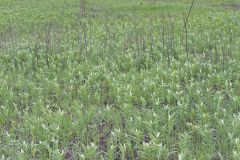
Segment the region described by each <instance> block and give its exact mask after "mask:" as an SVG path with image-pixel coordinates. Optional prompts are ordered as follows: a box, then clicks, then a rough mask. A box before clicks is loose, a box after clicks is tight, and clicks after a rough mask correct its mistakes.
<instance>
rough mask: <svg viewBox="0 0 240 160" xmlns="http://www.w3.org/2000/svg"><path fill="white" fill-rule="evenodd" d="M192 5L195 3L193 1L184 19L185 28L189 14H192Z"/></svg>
mask: <svg viewBox="0 0 240 160" xmlns="http://www.w3.org/2000/svg"><path fill="white" fill-rule="evenodd" d="M194 3H195V0H193V1H192V4H191V7H190V8H189V11H188V15H187V17H186V20H185V24H184V25H185V26H187V23H188V19H189V17H190V14H191V12H192V8H193V5H194Z"/></svg>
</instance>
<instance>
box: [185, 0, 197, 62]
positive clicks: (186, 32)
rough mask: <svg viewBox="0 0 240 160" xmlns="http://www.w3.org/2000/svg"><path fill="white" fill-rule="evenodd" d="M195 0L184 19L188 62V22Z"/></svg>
mask: <svg viewBox="0 0 240 160" xmlns="http://www.w3.org/2000/svg"><path fill="white" fill-rule="evenodd" d="M194 2H195V0H193V1H192V4H191V7H190V8H189V11H188V15H187V17H186V19H185V20H184V29H185V43H186V46H185V51H186V53H187V60H188V62H189V53H188V28H187V23H188V20H189V16H190V14H191V12H192V8H193V5H194Z"/></svg>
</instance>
